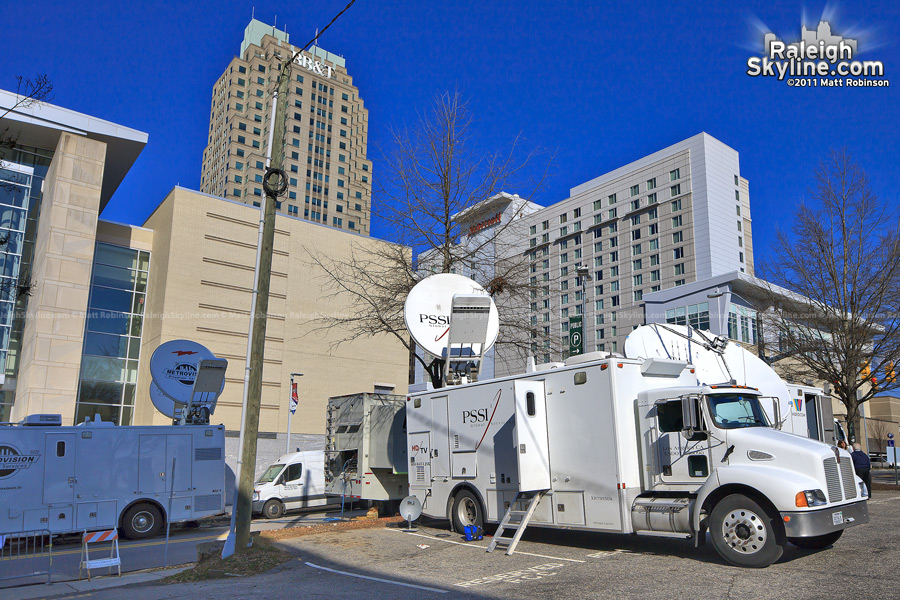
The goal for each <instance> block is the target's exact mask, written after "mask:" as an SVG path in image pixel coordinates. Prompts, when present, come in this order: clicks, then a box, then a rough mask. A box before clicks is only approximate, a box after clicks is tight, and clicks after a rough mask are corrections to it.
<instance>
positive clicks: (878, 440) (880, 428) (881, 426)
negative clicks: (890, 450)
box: [865, 418, 897, 454]
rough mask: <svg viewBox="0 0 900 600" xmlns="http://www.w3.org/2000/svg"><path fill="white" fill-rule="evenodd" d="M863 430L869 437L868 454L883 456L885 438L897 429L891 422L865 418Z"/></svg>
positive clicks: (885, 443)
mask: <svg viewBox="0 0 900 600" xmlns="http://www.w3.org/2000/svg"><path fill="white" fill-rule="evenodd" d="M865 429H866V432H867V433H868V436H869V440H868V443H869V446H868V449H869V452H870V453H871V452H880V453H882V454H884V452H885V451H886V450H887V441H888V437H887V436H888V434H889V433H893V432H894V430H895V429H897V424H896V423H894V422H892V421H883V420H881V419H872V418H867V419H866V428H865Z"/></svg>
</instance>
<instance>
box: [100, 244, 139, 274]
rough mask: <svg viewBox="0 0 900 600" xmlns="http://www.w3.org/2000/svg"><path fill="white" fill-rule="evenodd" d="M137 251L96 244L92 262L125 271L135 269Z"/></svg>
mask: <svg viewBox="0 0 900 600" xmlns="http://www.w3.org/2000/svg"><path fill="white" fill-rule="evenodd" d="M137 255H138V252H137V250H132V249H131V248H123V247H121V246H113V245H111V244H97V249H96V250H95V251H94V262H95V263H98V264H103V265H112V266H115V267H123V268H126V269H134V268H136V267H137Z"/></svg>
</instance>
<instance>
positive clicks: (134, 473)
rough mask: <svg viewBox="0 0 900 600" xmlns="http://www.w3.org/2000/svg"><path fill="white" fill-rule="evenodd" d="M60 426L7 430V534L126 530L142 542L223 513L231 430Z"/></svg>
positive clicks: (1, 484) (46, 423) (1, 527)
mask: <svg viewBox="0 0 900 600" xmlns="http://www.w3.org/2000/svg"><path fill="white" fill-rule="evenodd" d="M61 422H62V418H61V416H60V415H31V416H29V417H27V418H26V419H25V420H24V421H23V422H21V423H19V424H15V425H6V426H0V511H2V512H0V532H17V531H29V530H42V529H43V530H48V531H49V532H50V533H52V534H63V533H74V532H82V531H93V530H100V529H113V528H120V529H121V531H122V534H123V535H124V536H126V537H129V538H132V539H139V538H147V537H152V536H154V535H157V534H158V533H159V532H160V530H161V529H162V527H163V526H164V525H165V523H166V521H168V522H170V523H176V522H180V521H187V520H193V519H198V518H201V517H206V516H210V515H215V514H219V513H221V512H223V511H224V504H225V452H224V448H225V430H224V427H223V426H222V425H185V426H181V427H173V426H147V427H141V426H130V427H119V426H116V425H114V424H112V423H108V422H103V421H99V420H95V421H86V422H84V423H80V424H78V425H76V426H62V425H61Z"/></svg>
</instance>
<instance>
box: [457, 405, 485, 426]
mask: <svg viewBox="0 0 900 600" xmlns="http://www.w3.org/2000/svg"><path fill="white" fill-rule="evenodd" d="M462 420H463V423H484V422H486V421H487V420H488V409H486V408H479V409H476V410H464V411H463V413H462Z"/></svg>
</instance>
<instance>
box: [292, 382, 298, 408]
mask: <svg viewBox="0 0 900 600" xmlns="http://www.w3.org/2000/svg"><path fill="white" fill-rule="evenodd" d="M298 402H300V399H299V398H297V384H296V383H291V414H294V411H296V410H297V403H298Z"/></svg>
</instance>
